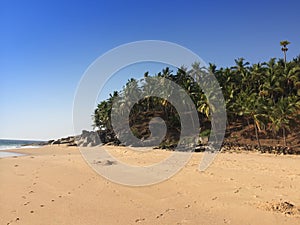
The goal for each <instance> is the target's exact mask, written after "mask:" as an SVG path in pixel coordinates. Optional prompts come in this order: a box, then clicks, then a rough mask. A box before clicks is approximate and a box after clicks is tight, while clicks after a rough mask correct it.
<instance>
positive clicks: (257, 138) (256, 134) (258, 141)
mask: <svg viewBox="0 0 300 225" xmlns="http://www.w3.org/2000/svg"><path fill="white" fill-rule="evenodd" d="M254 128H255V136H256V140H257V143H258V148H259V150H261V144H260V140H259V136H258V130H257V126H256V123H255V121H254Z"/></svg>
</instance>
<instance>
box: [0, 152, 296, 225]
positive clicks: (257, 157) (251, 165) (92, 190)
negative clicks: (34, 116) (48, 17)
mask: <svg viewBox="0 0 300 225" xmlns="http://www.w3.org/2000/svg"><path fill="white" fill-rule="evenodd" d="M106 148H107V149H108V150H109V151H110V152H111V153H112V155H114V156H115V157H116V158H118V159H119V160H122V161H126V162H128V163H133V164H134V163H135V164H137V165H146V164H151V163H153V162H155V161H157V160H158V161H159V160H161V159H163V158H164V157H167V156H168V155H169V154H170V152H167V151H162V150H155V151H149V152H144V153H141V152H136V151H132V150H130V149H127V148H125V147H111V146H108V147H106ZM17 152H21V153H26V154H27V155H26V156H21V157H20V156H19V157H10V158H1V159H0V180H1V182H0V192H1V199H0V200H1V204H0V214H1V216H0V224H3V225H10V224H22V225H26V224H30V225H41V224H43V225H47V224H49V225H50V224H51V225H56V224H57V225H63V224H65V225H70V224H72V225H76V224H78V225H79V224H80V225H82V224H87V225H96V224H97V225H99V224H178V225H179V224H195V225H196V224H239V225H240V224H270V225H271V224H272V225H274V224H289V225H292V224H300V210H299V209H300V208H299V207H300V192H299V188H300V157H297V156H285V155H271V154H258V153H221V154H219V155H218V156H217V158H216V159H215V161H214V162H213V164H212V165H211V166H210V167H209V168H208V169H207V170H206V171H204V172H199V171H198V170H197V168H198V165H199V162H200V160H201V157H202V156H203V154H202V153H194V154H193V156H192V158H191V160H190V161H189V163H188V164H187V165H186V166H185V167H184V168H183V169H182V170H181V171H180V172H179V173H178V174H176V175H175V176H173V177H172V178H170V179H168V180H166V181H164V182H162V183H159V184H155V185H151V186H145V187H130V186H124V185H120V184H115V183H112V182H110V181H108V180H107V179H105V178H103V177H102V176H100V175H99V174H97V173H96V172H95V171H94V170H93V169H91V167H90V166H89V165H88V164H87V163H86V162H85V161H84V159H83V157H82V155H81V154H80V152H79V150H78V149H77V148H76V147H66V146H45V147H42V148H38V149H21V150H18V151H17ZM107 166H113V165H107Z"/></svg>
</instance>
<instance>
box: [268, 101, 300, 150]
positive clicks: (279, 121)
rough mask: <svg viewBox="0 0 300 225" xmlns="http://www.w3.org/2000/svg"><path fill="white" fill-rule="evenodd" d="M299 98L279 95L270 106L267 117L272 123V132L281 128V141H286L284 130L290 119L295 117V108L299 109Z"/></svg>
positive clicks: (288, 125) (287, 126)
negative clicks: (275, 102) (275, 101)
mask: <svg viewBox="0 0 300 225" xmlns="http://www.w3.org/2000/svg"><path fill="white" fill-rule="evenodd" d="M299 103H300V102H299V99H298V98H294V97H287V98H284V97H281V98H280V99H279V100H278V102H277V104H275V105H274V106H272V107H271V109H270V111H269V112H270V115H269V119H270V120H271V123H272V129H273V132H275V133H277V132H278V131H279V129H282V136H283V143H284V146H287V143H286V130H288V129H289V128H290V124H291V121H293V118H294V117H295V113H296V112H297V109H299Z"/></svg>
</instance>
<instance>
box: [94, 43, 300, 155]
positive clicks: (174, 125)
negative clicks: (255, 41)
mask: <svg viewBox="0 0 300 225" xmlns="http://www.w3.org/2000/svg"><path fill="white" fill-rule="evenodd" d="M289 44H290V42H289V41H286V40H284V41H281V42H280V46H281V47H282V48H281V50H282V52H283V58H282V59H276V58H270V60H269V61H267V62H258V63H253V64H252V63H250V62H247V61H246V60H245V59H244V58H238V59H235V60H234V64H233V65H232V66H228V67H226V68H223V67H221V68H219V67H218V66H217V65H214V64H211V63H210V64H209V66H208V68H204V67H202V65H200V63H198V62H195V63H194V64H193V65H191V69H189V70H188V69H187V68H185V67H181V68H177V70H176V71H172V70H170V69H169V68H168V67H166V68H164V69H163V70H162V71H161V72H159V73H158V74H152V75H151V74H149V73H148V72H147V71H145V74H144V78H143V81H142V82H141V83H139V82H138V81H137V80H136V79H133V78H132V79H130V80H128V82H127V84H126V85H125V86H124V87H123V90H122V91H120V92H118V91H114V92H113V93H111V94H110V97H109V98H108V99H107V100H105V101H102V102H100V103H99V104H98V106H97V108H96V109H95V111H94V114H93V125H94V127H97V128H100V129H99V130H98V132H99V133H100V138H101V140H102V142H103V143H111V144H120V141H119V140H118V138H117V136H116V134H115V132H114V130H113V127H112V123H111V112H112V107H113V103H114V102H117V104H118V110H119V111H120V112H122V110H129V109H128V107H129V106H128V103H129V101H132V99H124V98H121V97H120V95H121V93H127V94H128V92H129V91H130V92H134V93H131V96H137V98H138V96H139V95H140V94H141V93H143V92H144V91H146V90H147V92H149V89H151V90H150V92H151V91H152V92H153V93H155V87H154V86H153V85H151V78H153V77H162V78H166V79H169V80H171V81H173V82H175V83H176V84H178V85H180V86H181V87H182V88H183V89H184V90H185V91H186V93H188V95H189V97H190V98H191V99H192V101H193V103H194V105H195V107H196V109H197V113H198V118H199V122H200V131H199V137H200V141H199V145H205V140H206V139H207V137H208V136H209V134H210V132H211V117H210V115H211V113H212V112H213V110H216V109H215V107H214V105H213V104H211V103H210V102H209V100H208V99H209V98H207V95H205V94H204V92H203V91H202V89H201V88H200V86H199V85H198V83H197V82H196V80H195V79H194V76H193V74H195V72H199V71H200V72H201V73H202V74H203V73H205V74H208V75H212V74H213V75H214V76H215V77H216V79H217V81H218V82H219V86H220V87H221V90H222V93H223V96H224V99H225V104H226V111H227V128H226V134H225V139H224V142H223V145H224V146H231V147H232V146H241V147H243V149H249V150H250V149H256V150H259V151H261V152H266V151H268V152H274V153H284V154H285V153H290V154H300V133H299V131H300V129H299V126H297V124H298V123H299V122H300V117H299V116H300V55H299V56H297V57H294V58H293V59H292V60H291V61H287V60H286V54H287V51H288V45H289ZM166 88H167V87H166ZM206 94H207V93H206ZM125 96H126V95H125ZM121 99H122V100H121ZM153 117H161V118H162V119H163V120H164V121H165V124H166V126H167V133H166V135H165V137H164V139H163V141H162V142H161V144H160V146H159V147H161V148H168V149H172V148H174V147H175V146H176V144H177V143H178V140H179V136H180V128H181V127H180V118H179V115H178V113H177V111H176V109H175V108H174V107H173V106H172V104H170V103H169V102H168V101H166V100H165V99H162V98H158V97H151V96H149V97H145V98H143V99H141V100H139V101H138V103H137V104H135V105H134V107H132V109H131V110H130V116H129V125H130V129H131V132H132V133H133V134H134V135H135V136H136V137H138V138H140V139H146V138H148V137H149V136H150V135H151V132H150V130H149V122H150V120H151V118H153ZM124 135H125V134H124Z"/></svg>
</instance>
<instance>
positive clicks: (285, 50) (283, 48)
mask: <svg viewBox="0 0 300 225" xmlns="http://www.w3.org/2000/svg"><path fill="white" fill-rule="evenodd" d="M290 43H291V42H289V41H287V40H284V41H281V42H280V46H282V48H281V51H283V54H284V63H285V64H286V52H287V51H288V50H289V49H288V48H287V47H286V46H288V45H289V44H290Z"/></svg>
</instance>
